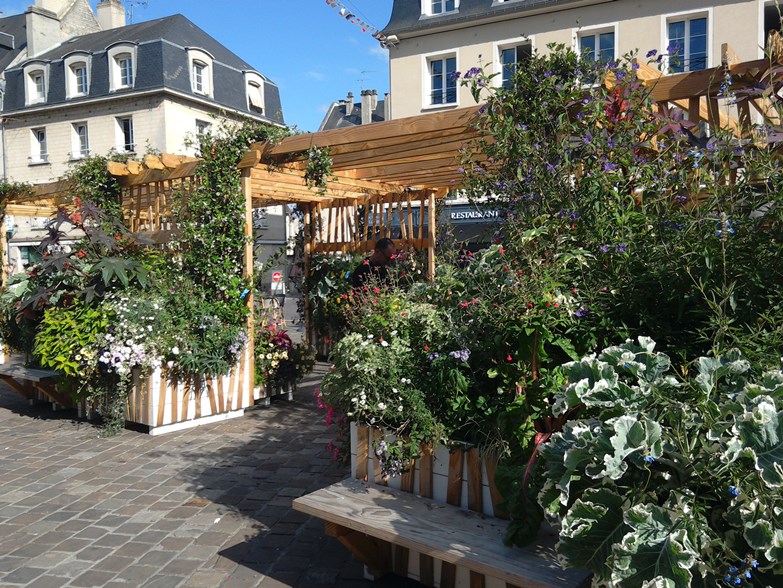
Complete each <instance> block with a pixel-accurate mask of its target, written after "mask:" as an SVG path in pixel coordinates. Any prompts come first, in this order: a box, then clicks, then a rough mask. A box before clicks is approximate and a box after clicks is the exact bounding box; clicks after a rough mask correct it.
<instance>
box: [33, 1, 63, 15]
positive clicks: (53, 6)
mask: <svg viewBox="0 0 783 588" xmlns="http://www.w3.org/2000/svg"><path fill="white" fill-rule="evenodd" d="M66 4H68V2H67V0H35V3H34V6H37V7H38V8H43V9H44V10H48V11H49V12H54V13H55V14H57V15H59V14H60V12H62V10H63V8H65V5H66Z"/></svg>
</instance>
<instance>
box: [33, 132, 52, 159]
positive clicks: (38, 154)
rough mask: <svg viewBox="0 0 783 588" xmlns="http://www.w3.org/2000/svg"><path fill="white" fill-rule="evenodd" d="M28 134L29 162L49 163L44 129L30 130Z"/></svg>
mask: <svg viewBox="0 0 783 588" xmlns="http://www.w3.org/2000/svg"><path fill="white" fill-rule="evenodd" d="M30 132H31V150H30V162H31V163H33V164H41V163H49V146H48V141H47V137H46V127H36V128H33V129H30Z"/></svg>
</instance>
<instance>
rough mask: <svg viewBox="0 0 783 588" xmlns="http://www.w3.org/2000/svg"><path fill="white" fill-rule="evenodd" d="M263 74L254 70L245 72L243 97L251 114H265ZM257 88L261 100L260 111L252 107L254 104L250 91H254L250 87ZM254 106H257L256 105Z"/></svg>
mask: <svg viewBox="0 0 783 588" xmlns="http://www.w3.org/2000/svg"><path fill="white" fill-rule="evenodd" d="M264 82H265V79H264V76H262V75H261V74H259V73H258V72H255V71H246V72H245V94H246V96H245V98H246V99H247V109H248V110H249V111H250V112H252V113H253V114H258V115H262V116H265V115H266V101H265V100H264ZM254 87H255V88H258V97H259V99H260V101H261V106H260V108H261V111H260V112H259V111H258V110H257V109H256V108H253V106H254V104H253V101H252V98H251V93H252V92H253V91H254V90H252V89H251V88H254ZM256 107H258V106H257V105H256Z"/></svg>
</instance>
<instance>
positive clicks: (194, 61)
mask: <svg viewBox="0 0 783 588" xmlns="http://www.w3.org/2000/svg"><path fill="white" fill-rule="evenodd" d="M186 51H187V54H188V72H190V74H189V75H190V89H191V90H192V91H193V93H194V94H201V95H202V96H209V97H210V98H211V97H213V96H214V92H213V89H214V84H213V82H212V73H213V62H214V58H213V57H212V55H211V54H209V53H207V52H206V51H204V50H203V49H197V48H193V47H188V48H187V49H186ZM197 65H200V66H201V67H202V68H203V69H202V70H201V74H202V75H201V88H199V87H198V84H197V80H196V66H197Z"/></svg>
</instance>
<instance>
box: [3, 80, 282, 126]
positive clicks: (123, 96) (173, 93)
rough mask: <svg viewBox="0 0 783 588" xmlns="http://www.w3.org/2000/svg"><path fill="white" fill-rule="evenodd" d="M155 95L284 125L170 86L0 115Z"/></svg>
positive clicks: (6, 116)
mask: <svg viewBox="0 0 783 588" xmlns="http://www.w3.org/2000/svg"><path fill="white" fill-rule="evenodd" d="M155 95H163V96H166V95H168V96H174V97H177V98H180V99H183V100H185V101H187V102H191V103H196V104H199V105H201V106H205V107H207V108H209V109H210V110H214V111H215V112H225V113H228V114H234V115H237V116H241V117H244V118H249V119H252V120H255V121H258V122H263V123H268V124H272V125H275V126H284V125H281V124H280V123H279V122H277V121H273V120H270V119H268V118H266V117H264V116H259V115H257V114H254V113H250V112H245V111H243V110H237V109H236V108H230V107H227V106H224V105H222V104H220V103H218V102H214V101H212V100H205V99H201V98H198V97H196V96H193V95H192V94H188V93H186V92H180V91H177V90H172V89H171V88H154V89H151V90H141V91H138V92H133V91H132V92H124V93H122V94H110V95H106V96H97V97H95V98H82V99H78V100H69V101H67V102H59V103H57V104H40V105H36V106H33V107H29V108H20V109H17V110H13V111H7V112H4V113H3V115H2V116H3V118H4V119H6V120H9V119H10V120H11V121H13V120H14V119H18V118H21V117H22V116H25V117H26V116H28V115H34V114H43V113H50V112H54V111H60V110H69V109H77V108H81V107H84V106H94V105H97V104H103V103H106V102H116V101H118V100H123V99H126V98H128V99H138V98H147V97H150V96H155Z"/></svg>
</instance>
